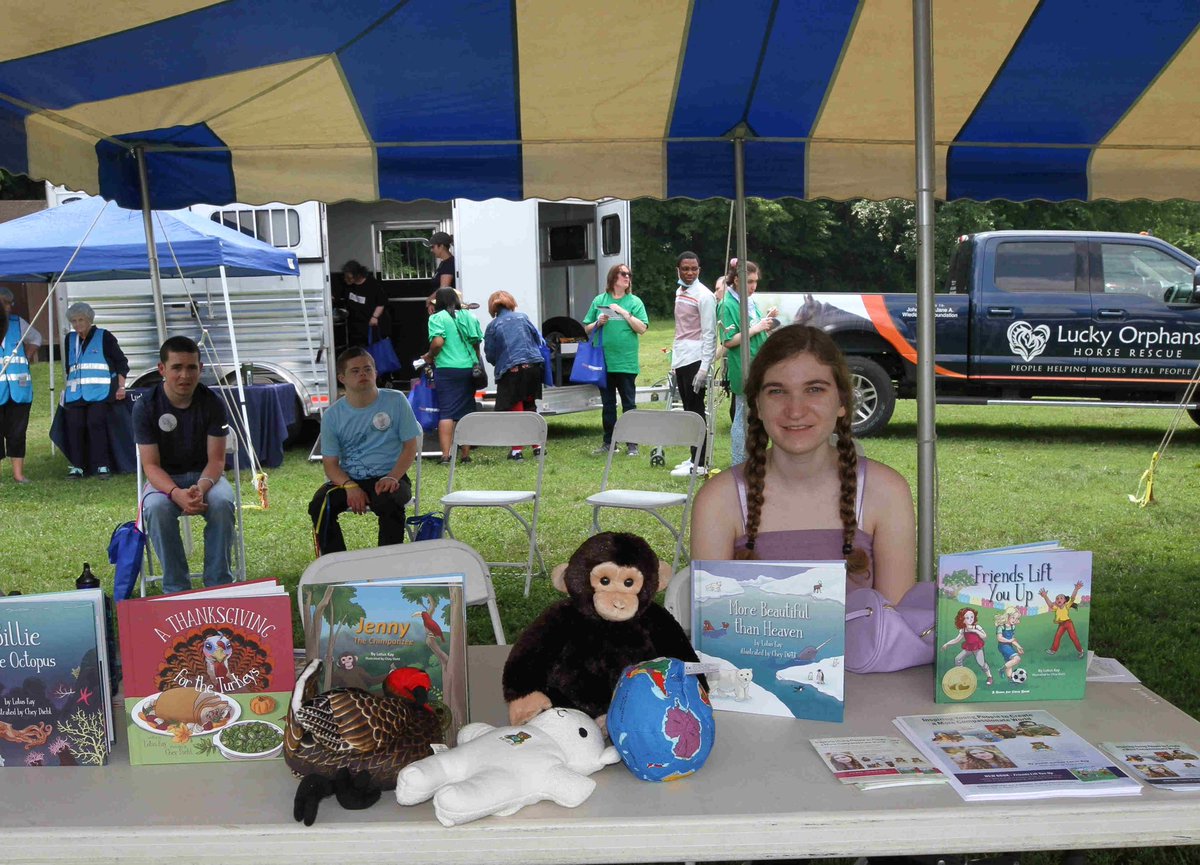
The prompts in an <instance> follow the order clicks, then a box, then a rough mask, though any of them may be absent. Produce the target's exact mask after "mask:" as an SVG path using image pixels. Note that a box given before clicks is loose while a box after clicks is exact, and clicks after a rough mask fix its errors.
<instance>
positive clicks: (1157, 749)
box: [1104, 742, 1200, 793]
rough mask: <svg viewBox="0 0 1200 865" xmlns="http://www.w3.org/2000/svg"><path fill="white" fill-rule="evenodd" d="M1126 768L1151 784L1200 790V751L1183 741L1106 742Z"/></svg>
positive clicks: (1172, 788) (1111, 752)
mask: <svg viewBox="0 0 1200 865" xmlns="http://www.w3.org/2000/svg"><path fill="white" fill-rule="evenodd" d="M1104 750H1106V751H1108V752H1109V753H1110V754H1112V755H1113V756H1114V757H1116V758H1117V759H1118V760H1120V761H1121V765H1122V767H1124V769H1125V771H1126V772H1127V773H1128V774H1130V775H1132V776H1133V777H1134V778H1137V779H1138V780H1139V781H1142V782H1144V783H1146V784H1149V785H1150V786H1151V787H1158V788H1160V789H1163V790H1173V791H1175V792H1181V793H1183V792H1189V791H1195V790H1200V750H1197V749H1196V748H1195V747H1193V746H1192V745H1188V744H1186V743H1184V742H1105V743H1104Z"/></svg>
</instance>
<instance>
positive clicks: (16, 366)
mask: <svg viewBox="0 0 1200 865" xmlns="http://www.w3.org/2000/svg"><path fill="white" fill-rule="evenodd" d="M41 345H42V337H41V334H39V333H38V332H37V330H36V329H34V328H33V327H31V326H30V325H28V324H26V323H25V321H24V319H22V318H21V317H20V316H19V315H17V314H16V313H15V312H14V311H13V294H12V292H11V291H9V290H8V289H7V288H0V460H3V459H4V458H5V457H6V456H7V457H8V458H9V461H10V462H12V475H13V480H14V481H16V482H17V483H19V484H26V483H29V481H28V479H26V477H25V433H26V431H27V430H28V429H29V409H30V406H32V404H33V379H32V378H31V377H30V374H29V364H30V361H31V360H32V359H33V358H34V357H35V356H36V354H37V350H38V349H39V348H40V347H41Z"/></svg>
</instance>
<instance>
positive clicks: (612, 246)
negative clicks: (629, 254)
mask: <svg viewBox="0 0 1200 865" xmlns="http://www.w3.org/2000/svg"><path fill="white" fill-rule="evenodd" d="M600 251H601V252H602V253H603V254H604V255H619V254H620V252H621V217H620V216H618V215H617V214H615V213H611V214H609V215H608V216H606V217H604V218H603V219H601V220H600Z"/></svg>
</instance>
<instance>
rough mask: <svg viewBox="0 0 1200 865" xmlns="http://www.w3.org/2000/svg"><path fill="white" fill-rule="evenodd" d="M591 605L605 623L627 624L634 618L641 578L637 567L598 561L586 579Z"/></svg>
mask: <svg viewBox="0 0 1200 865" xmlns="http://www.w3.org/2000/svg"><path fill="white" fill-rule="evenodd" d="M588 580H589V582H590V583H591V586H592V606H593V607H595V609H596V614H597V615H599V616H600V618H602V619H604V620H605V621H606V622H627V621H629V620H630V619H632V618H633V617H634V616H635V615H637V611H638V603H639V600H638V593H639V592H641V590H642V583H643V582H644V578H643V577H642V572H641V571H639V570H638V569H637V568H633V567H628V566H622V565H617V564H614V563H613V562H601V563H600V564H598V565H596V567H594V568H592V573H591V575H590V576H589V578H588Z"/></svg>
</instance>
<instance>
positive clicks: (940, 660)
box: [934, 544, 1092, 703]
mask: <svg viewBox="0 0 1200 865" xmlns="http://www.w3.org/2000/svg"><path fill="white" fill-rule="evenodd" d="M1091 585H1092V554H1091V553H1090V552H1079V551H1075V550H1065V549H1062V548H1060V547H1058V546H1057V545H1055V544H1047V545H1037V544H1030V545H1027V546H1025V547H1014V548H1008V549H1003V550H980V551H977V552H971V553H957V554H954V555H945V556H942V557H941V558H940V559H939V560H938V600H937V682H936V687H935V690H934V698H935V700H936V701H937V702H939V703H963V702H974V703H978V702H1014V701H1029V700H1079V699H1082V698H1083V694H1084V687H1085V684H1086V676H1087V642H1088V634H1089V631H1090V612H1091V604H1092V591H1091Z"/></svg>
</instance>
